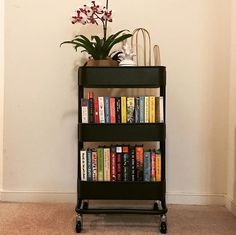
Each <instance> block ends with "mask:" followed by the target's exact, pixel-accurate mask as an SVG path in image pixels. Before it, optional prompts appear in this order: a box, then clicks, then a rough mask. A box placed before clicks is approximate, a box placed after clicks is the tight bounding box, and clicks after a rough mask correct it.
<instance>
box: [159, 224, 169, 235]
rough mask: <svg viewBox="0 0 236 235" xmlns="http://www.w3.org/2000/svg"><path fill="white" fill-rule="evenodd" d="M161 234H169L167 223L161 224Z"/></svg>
mask: <svg viewBox="0 0 236 235" xmlns="http://www.w3.org/2000/svg"><path fill="white" fill-rule="evenodd" d="M160 232H161V233H162V234H166V233H167V225H166V222H161V225H160Z"/></svg>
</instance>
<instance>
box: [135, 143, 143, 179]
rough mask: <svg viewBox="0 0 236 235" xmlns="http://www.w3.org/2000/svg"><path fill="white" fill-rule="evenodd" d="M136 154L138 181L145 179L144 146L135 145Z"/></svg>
mask: <svg viewBox="0 0 236 235" xmlns="http://www.w3.org/2000/svg"><path fill="white" fill-rule="evenodd" d="M135 155H136V177H137V181H143V146H140V145H136V146H135Z"/></svg>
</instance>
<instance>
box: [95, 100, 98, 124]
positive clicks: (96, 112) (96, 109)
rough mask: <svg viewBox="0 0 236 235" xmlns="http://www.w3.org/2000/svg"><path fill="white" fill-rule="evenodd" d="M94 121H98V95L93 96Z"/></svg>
mask: <svg viewBox="0 0 236 235" xmlns="http://www.w3.org/2000/svg"><path fill="white" fill-rule="evenodd" d="M94 123H99V105H98V97H94Z"/></svg>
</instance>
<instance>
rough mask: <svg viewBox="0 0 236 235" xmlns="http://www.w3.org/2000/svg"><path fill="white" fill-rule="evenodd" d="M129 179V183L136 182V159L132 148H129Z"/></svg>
mask: <svg viewBox="0 0 236 235" xmlns="http://www.w3.org/2000/svg"><path fill="white" fill-rule="evenodd" d="M130 161H131V163H130V178H131V181H136V179H137V178H136V158H135V149H134V146H130Z"/></svg>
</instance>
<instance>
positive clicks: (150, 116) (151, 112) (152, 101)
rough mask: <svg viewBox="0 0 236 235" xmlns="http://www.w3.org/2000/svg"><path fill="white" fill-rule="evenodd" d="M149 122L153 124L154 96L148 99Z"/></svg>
mask: <svg viewBox="0 0 236 235" xmlns="http://www.w3.org/2000/svg"><path fill="white" fill-rule="evenodd" d="M149 122H151V123H154V122H155V96H150V97H149Z"/></svg>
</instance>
